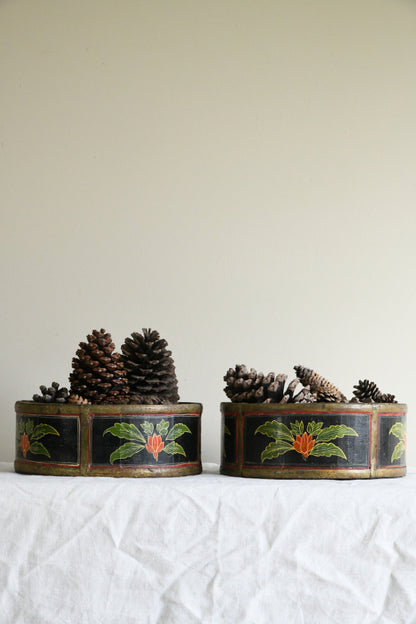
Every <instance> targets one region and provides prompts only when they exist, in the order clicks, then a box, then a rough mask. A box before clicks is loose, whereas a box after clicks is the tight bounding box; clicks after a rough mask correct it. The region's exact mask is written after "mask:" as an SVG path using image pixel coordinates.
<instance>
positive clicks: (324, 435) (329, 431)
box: [316, 425, 358, 442]
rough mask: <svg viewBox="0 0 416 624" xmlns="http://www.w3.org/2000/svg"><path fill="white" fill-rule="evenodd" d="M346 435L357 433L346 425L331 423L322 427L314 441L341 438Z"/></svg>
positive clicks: (356, 434)
mask: <svg viewBox="0 0 416 624" xmlns="http://www.w3.org/2000/svg"><path fill="white" fill-rule="evenodd" d="M346 435H349V436H358V433H357V432H356V431H355V430H354V429H352V428H351V427H347V426H346V425H331V426H330V427H325V429H322V431H321V432H320V433H319V434H318V435H317V437H316V442H329V441H330V440H335V438H343V437H344V436H346Z"/></svg>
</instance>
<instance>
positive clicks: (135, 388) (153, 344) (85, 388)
mask: <svg viewBox="0 0 416 624" xmlns="http://www.w3.org/2000/svg"><path fill="white" fill-rule="evenodd" d="M171 356H172V352H171V351H169V350H168V349H167V342H166V340H163V339H161V338H160V336H159V333H158V332H157V331H155V330H151V329H143V333H142V334H141V333H139V332H134V333H132V334H131V337H128V338H126V340H125V342H124V344H123V345H122V347H121V354H120V353H117V352H116V351H115V346H114V343H113V341H112V338H111V334H109V333H108V332H106V331H105V329H100V330H99V331H98V330H97V329H94V330H93V331H92V333H91V334H90V335H88V336H87V341H86V342H81V343H80V345H79V349H78V351H77V352H76V357H74V358H73V360H72V369H73V370H72V372H71V374H70V376H69V381H70V390H68V389H67V388H59V384H58V383H57V382H53V383H52V384H51V386H50V387H49V388H47V387H46V386H40V390H41V394H34V395H33V400H34V401H36V402H41V403H67V402H68V403H73V404H85V403H88V404H89V403H95V404H100V403H111V404H113V403H134V404H144V403H146V404H166V403H177V402H178V401H179V394H178V381H177V378H176V372H175V366H174V363H173V359H172V357H171Z"/></svg>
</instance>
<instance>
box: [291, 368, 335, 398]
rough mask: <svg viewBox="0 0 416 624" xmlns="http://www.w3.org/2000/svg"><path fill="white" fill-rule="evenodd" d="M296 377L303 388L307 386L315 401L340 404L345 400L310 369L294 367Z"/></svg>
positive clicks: (333, 387)
mask: <svg viewBox="0 0 416 624" xmlns="http://www.w3.org/2000/svg"><path fill="white" fill-rule="evenodd" d="M294 368H295V371H296V375H297V376H298V379H299V381H300V382H301V383H302V384H303V385H304V386H309V389H310V391H311V392H312V393H314V394H316V398H317V401H321V402H323V403H341V402H343V401H347V398H346V397H345V396H344V395H343V394H342V392H341V391H340V390H338V388H337V387H336V386H334V384H333V383H331V382H330V381H328V380H327V379H325V378H324V377H321V375H318V373H315V371H313V370H312V369H310V368H306V367H304V366H295V367H294Z"/></svg>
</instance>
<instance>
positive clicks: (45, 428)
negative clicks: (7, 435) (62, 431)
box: [32, 423, 59, 440]
mask: <svg viewBox="0 0 416 624" xmlns="http://www.w3.org/2000/svg"><path fill="white" fill-rule="evenodd" d="M49 434H50V435H57V436H59V432H58V431H57V430H56V429H55V427H51V425H46V424H45V423H42V424H40V425H37V426H36V427H35V430H34V432H33V435H32V440H40V439H41V438H43V436H45V435H49Z"/></svg>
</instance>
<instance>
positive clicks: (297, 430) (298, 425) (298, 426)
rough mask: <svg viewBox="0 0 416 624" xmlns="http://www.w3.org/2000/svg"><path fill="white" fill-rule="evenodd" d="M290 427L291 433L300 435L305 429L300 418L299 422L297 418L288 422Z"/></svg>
mask: <svg viewBox="0 0 416 624" xmlns="http://www.w3.org/2000/svg"><path fill="white" fill-rule="evenodd" d="M290 429H291V431H292V433H293V435H295V436H298V435H300V436H301V435H302V433H303V432H304V430H305V425H304V424H303V420H301V421H300V422H299V421H298V420H295V422H294V423H290Z"/></svg>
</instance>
